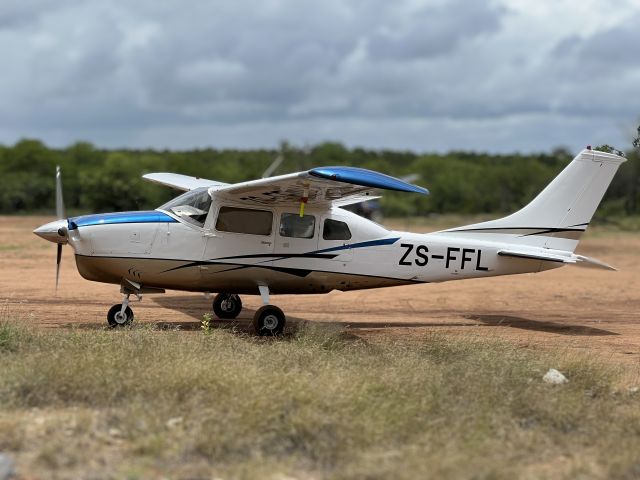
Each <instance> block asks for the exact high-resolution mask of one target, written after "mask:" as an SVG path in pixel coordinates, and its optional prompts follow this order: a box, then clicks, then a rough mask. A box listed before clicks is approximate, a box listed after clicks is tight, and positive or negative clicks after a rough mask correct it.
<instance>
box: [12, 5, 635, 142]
mask: <svg viewBox="0 0 640 480" xmlns="http://www.w3.org/2000/svg"><path fill="white" fill-rule="evenodd" d="M15 5H17V6H18V7H16V8H15V9H13V10H11V11H13V12H14V13H12V14H7V15H8V16H7V18H9V17H11V18H14V17H15V18H19V17H20V15H26V17H25V18H30V19H31V20H30V21H28V22H13V23H11V25H10V26H8V27H7V28H5V29H0V55H2V56H3V58H4V59H5V61H4V65H5V67H6V71H7V72H10V73H9V74H8V75H4V76H3V77H0V105H2V108H0V141H6V139H7V138H9V137H7V136H6V135H10V134H9V133H5V134H4V135H5V136H2V135H3V134H2V132H24V133H21V134H20V135H38V133H37V132H49V133H48V134H47V135H51V138H55V139H60V138H64V132H65V131H67V132H68V133H67V136H68V138H71V139H74V140H75V139H77V138H83V135H86V136H88V138H87V137H85V138H87V139H88V140H94V139H104V140H102V141H104V142H109V143H113V142H116V141H117V140H116V139H117V138H122V139H123V140H122V142H136V141H138V142H144V141H152V140H151V139H156V140H153V141H158V142H160V140H158V139H161V140H162V141H165V139H168V140H171V139H172V138H173V139H174V140H175V142H176V145H177V144H180V145H183V143H180V142H184V141H187V140H186V139H191V140H192V141H194V142H196V138H200V139H201V140H197V142H202V143H204V144H207V142H220V141H221V140H220V139H221V138H222V137H225V136H226V137H225V138H233V139H237V138H242V136H239V137H237V136H234V135H232V134H231V133H230V130H233V129H237V131H241V132H244V133H243V135H245V136H250V135H251V133H250V131H251V129H252V128H255V129H258V130H260V132H261V133H260V132H256V134H255V136H254V138H255V139H261V140H260V141H262V142H266V141H267V140H266V139H267V138H272V139H273V141H272V144H275V143H276V142H277V141H278V140H279V139H281V138H285V137H288V136H289V135H287V133H286V132H287V130H290V131H291V132H294V133H292V134H291V136H292V137H293V136H296V138H300V139H302V140H304V134H303V132H304V129H306V128H308V129H313V131H314V132H313V133H310V134H309V135H310V138H313V139H314V140H323V139H337V140H340V139H342V138H344V139H346V140H345V141H347V140H348V141H350V142H351V141H353V142H355V141H358V142H364V138H365V136H367V135H369V136H370V138H371V142H373V143H375V142H376V141H377V139H385V142H387V143H389V144H392V143H393V139H392V136H395V138H399V139H403V140H401V141H407V142H408V143H411V142H409V140H407V138H408V136H410V135H417V136H422V138H423V139H422V140H421V141H422V142H430V143H429V144H431V143H434V142H435V140H434V139H433V138H432V137H430V136H428V135H422V134H421V133H420V128H428V129H431V130H432V131H434V132H435V131H437V132H440V134H441V135H444V136H446V135H449V136H450V137H447V138H448V140H446V141H449V142H457V141H458V140H457V138H456V137H455V136H454V132H458V131H459V130H460V129H464V128H475V129H476V130H477V131H482V132H487V131H492V130H491V129H488V130H487V129H484V128H483V127H481V125H480V123H481V122H487V124H491V125H494V127H492V128H494V129H495V128H498V127H495V126H496V125H499V124H500V122H503V124H504V125H512V126H511V127H509V128H507V127H504V128H503V129H502V130H500V132H501V134H503V135H505V136H508V135H509V132H516V131H517V132H518V134H520V132H521V131H522V130H524V126H523V125H525V124H526V125H529V126H530V127H531V129H532V131H533V132H534V133H533V134H535V135H538V134H540V133H539V132H542V131H543V129H544V123H545V121H547V123H549V125H556V126H557V125H558V124H559V123H562V122H558V121H557V119H558V118H562V119H563V121H566V119H567V118H573V117H576V118H577V117H580V118H591V119H593V118H597V117H598V116H600V117H601V118H602V117H606V118H607V119H609V120H607V121H612V120H610V119H616V118H623V117H624V118H630V116H631V115H632V112H633V111H634V109H635V112H636V115H637V112H638V111H640V107H639V106H638V104H637V101H636V100H633V99H629V98H630V96H633V97H634V98H635V97H636V96H637V95H633V92H635V91H636V90H637V75H638V69H637V68H638V67H637V61H635V62H634V61H633V59H632V57H633V55H635V45H637V44H639V42H638V41H639V40H640V39H639V38H638V33H637V32H636V31H634V30H633V28H631V24H632V23H631V22H629V23H624V24H621V25H619V26H617V27H612V28H610V29H608V30H606V31H598V32H596V33H595V34H593V35H591V36H585V34H584V33H583V32H568V34H567V35H568V36H567V38H565V39H564V40H563V41H560V40H558V42H557V44H556V47H555V49H554V48H550V49H547V50H545V49H543V48H541V47H540V46H539V45H538V44H537V43H536V38H535V35H531V37H530V38H528V37H527V36H526V35H521V36H518V32H515V33H514V31H513V28H511V29H509V28H508V26H509V25H510V23H509V22H511V21H513V12H511V11H508V10H506V9H505V8H504V7H502V6H501V5H500V4H499V3H498V2H497V1H496V2H491V1H482V2H466V3H465V2H462V1H461V0H456V1H453V2H443V1H440V0H424V1H423V0H402V1H398V2H388V1H386V0H374V1H360V0H353V1H344V0H326V1H324V2H322V3H320V2H299V1H297V0H277V1H276V0H262V1H258V0H248V1H244V2H241V3H240V2H227V1H211V2H188V3H185V2H178V1H177V0H176V1H163V2H156V1H151V0H140V1H136V2H130V3H127V2H124V1H120V0H106V1H105V2H101V3H99V4H98V3H85V2H81V1H79V0H78V1H76V0H68V1H67V2H64V1H61V2H49V3H47V7H46V8H45V7H43V8H42V9H38V8H26V9H23V10H21V9H20V8H21V7H19V5H20V4H18V3H17V2H15ZM34 5H35V4H34ZM51 5H53V6H51ZM6 11H7V12H9V11H10V9H8V10H6ZM2 12H3V11H2V10H0V18H3V17H2ZM21 12H22V13H21ZM634 21H635V23H636V24H638V22H637V17H636V20H634ZM7 25H9V24H7ZM539 28H540V31H539V32H537V34H538V35H540V36H542V35H548V32H547V31H545V29H544V28H542V27H539ZM578 35H580V36H578ZM514 38H515V39H516V40H513V39H514ZM518 42H521V43H518ZM633 42H635V43H633ZM616 49H618V50H622V51H621V52H617V50H616ZM616 55H617V56H616ZM607 62H608V63H607ZM591 70H593V71H595V72H596V73H597V74H594V73H590V74H585V72H589V71H591ZM634 79H635V80H634ZM625 100H626V101H625ZM533 119H535V121H534V120H533ZM544 119H547V120H544ZM456 122H457V126H455V125H454V124H456ZM518 122H519V123H518ZM590 122H591V120H589V121H585V122H584V123H580V125H582V126H590V125H591V126H592V125H593V123H590ZM439 123H442V124H446V125H448V127H447V128H444V127H442V128H440V127H436V125H438V124H439ZM515 123H518V128H517V129H516V128H515V127H513V125H514V124H515ZM296 125H299V126H296ZM323 125H326V126H325V127H323ZM334 125H335V126H339V127H336V128H333V127H332V126H334ZM376 125H380V126H384V128H386V129H387V131H388V132H390V133H389V134H388V135H381V134H380V132H378V131H377V130H376ZM401 125H403V126H405V127H406V128H407V132H408V133H406V134H403V133H402V131H401V127H399V126H401ZM462 126H464V127H462ZM589 128H591V127H589ZM350 129H351V130H350ZM187 130H188V131H193V132H194V134H193V135H189V134H188V133H187ZM32 132H35V133H32ZM83 132H84V133H83ZM160 132H162V133H160ZM171 132H175V133H171ZM207 132H209V133H207ZM216 132H217V133H216ZM358 132H359V133H358ZM456 135H458V138H459V134H456ZM493 135H494V136H495V135H496V133H495V132H494V134H493ZM554 135H555V132H554ZM269 136H271V137H269ZM332 136H333V137H332ZM547 138H548V139H551V138H553V139H555V137H554V136H553V135H551V134H548V135H547ZM136 139H137V140H136ZM96 141H99V140H96ZM234 141H235V140H234ZM238 141H239V140H238ZM251 141H254V140H251ZM438 141H440V140H438ZM468 141H469V142H472V141H478V142H479V140H478V137H477V136H474V137H469V139H468ZM501 141H506V140H505V139H504V138H502V137H501ZM514 141H517V139H516V140H514ZM549 141H551V140H549ZM554 141H555V140H554ZM249 142H250V140H249V139H246V140H245V141H244V145H249ZM426 144H427V143H425V145H426ZM469 145H471V143H469ZM167 146H170V145H167ZM237 146H242V145H237Z"/></svg>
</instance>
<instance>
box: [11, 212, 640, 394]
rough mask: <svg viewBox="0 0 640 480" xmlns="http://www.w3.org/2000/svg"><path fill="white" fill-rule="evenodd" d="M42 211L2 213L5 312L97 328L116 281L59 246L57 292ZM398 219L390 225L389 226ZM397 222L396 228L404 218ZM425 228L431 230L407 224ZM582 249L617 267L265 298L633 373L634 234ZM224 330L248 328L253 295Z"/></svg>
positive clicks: (639, 306)
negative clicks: (587, 359)
mask: <svg viewBox="0 0 640 480" xmlns="http://www.w3.org/2000/svg"><path fill="white" fill-rule="evenodd" d="M51 220H52V218H50V217H0V267H1V274H0V305H1V307H0V308H1V309H2V313H1V314H0V315H1V316H2V317H3V318H2V319H5V318H7V319H17V320H19V321H22V322H28V323H32V324H35V325H38V326H42V327H58V328H60V327H62V328H64V327H69V326H71V325H76V326H78V327H80V328H87V329H94V328H103V327H104V325H105V324H106V320H105V317H106V312H107V310H108V309H109V307H110V306H111V305H113V304H115V303H119V301H120V299H121V297H120V294H119V287H118V286H116V285H104V284H99V283H93V282H89V281H86V280H84V279H83V278H81V277H80V275H79V274H78V272H77V270H76V268H75V263H74V258H73V252H72V250H71V248H69V247H65V248H64V252H63V260H62V268H61V274H60V288H59V291H58V294H57V295H55V294H54V285H55V258H56V248H55V245H54V244H52V243H48V242H45V241H44V240H41V239H39V238H37V237H36V236H35V235H33V234H32V233H31V232H32V230H33V229H34V228H35V227H37V226H38V225H41V224H43V223H45V222H48V221H51ZM394 226H395V227H398V225H394ZM400 226H402V225H400ZM414 230H416V231H428V230H429V228H419V229H414ZM578 253H582V254H584V255H589V256H593V257H595V258H598V259H600V260H602V261H604V262H607V263H609V264H611V265H613V266H615V267H617V268H618V269H619V271H618V272H609V271H604V270H593V269H587V268H577V267H565V268H562V269H559V270H554V271H550V272H545V273H540V274H529V275H519V276H511V277H498V278H490V279H482V280H466V281H460V282H449V283H442V284H426V285H412V286H407V287H394V288H387V289H380V290H368V291H356V292H332V293H329V294H327V295H315V296H312V295H297V296H293V295H285V296H278V297H274V298H273V303H274V304H276V305H278V306H280V307H281V308H282V309H283V310H284V312H285V313H286V314H287V316H288V319H289V324H290V325H294V326H295V324H296V322H299V321H301V320H308V321H317V322H332V323H338V324H342V325H344V326H348V329H349V330H350V331H351V332H352V333H353V334H355V335H359V336H363V337H366V338H371V339H373V338H376V337H378V336H395V337H406V336H414V337H415V336H417V338H420V337H423V336H424V335H425V334H427V333H430V332H438V333H441V334H446V335H464V336H474V337H475V336H478V337H492V338H500V339H503V340H507V341H510V342H515V343H516V344H517V345H520V346H528V347H532V348H557V347H560V348H562V349H565V350H566V351H568V352H571V351H580V352H582V353H585V352H586V353H589V354H591V353H593V354H595V355H597V356H598V357H601V358H604V359H605V360H612V361H615V362H616V363H618V362H622V363H623V364H624V365H625V367H627V369H628V370H629V373H630V374H631V377H632V378H631V381H633V378H634V377H635V379H636V380H638V381H640V234H638V233H623V232H613V231H607V230H604V229H598V228H594V229H591V230H590V231H589V232H588V233H587V235H586V236H585V238H584V239H583V241H582V242H581V244H580V246H579V247H578ZM243 303H244V305H245V310H244V311H243V312H242V313H241V314H240V317H239V318H238V319H237V320H236V321H233V322H230V321H217V322H215V323H216V324H217V325H219V326H221V327H229V326H236V327H237V328H238V329H239V330H240V331H249V324H250V319H251V317H252V315H253V311H255V309H256V308H257V307H259V306H260V300H259V298H258V297H257V296H256V297H251V296H244V297H243ZM132 307H133V309H134V311H135V316H136V322H143V323H152V324H153V323H155V324H161V325H163V326H173V327H178V326H179V327H180V328H182V329H184V330H198V329H199V327H200V320H201V319H202V315H203V314H204V313H206V312H209V311H210V310H211V300H210V299H206V298H204V296H203V295H200V294H193V293H181V292H169V293H167V294H166V295H155V296H152V295H149V296H145V298H144V299H143V301H142V302H141V303H137V302H134V303H133V304H132Z"/></svg>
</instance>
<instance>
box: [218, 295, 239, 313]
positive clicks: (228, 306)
mask: <svg viewBox="0 0 640 480" xmlns="http://www.w3.org/2000/svg"><path fill="white" fill-rule="evenodd" d="M241 311H242V300H240V296H239V295H236V294H235V293H219V294H218V295H216V296H215V298H214V299H213V313H215V314H216V317H218V318H225V319H232V318H236V317H237V316H238V315H240V312H241Z"/></svg>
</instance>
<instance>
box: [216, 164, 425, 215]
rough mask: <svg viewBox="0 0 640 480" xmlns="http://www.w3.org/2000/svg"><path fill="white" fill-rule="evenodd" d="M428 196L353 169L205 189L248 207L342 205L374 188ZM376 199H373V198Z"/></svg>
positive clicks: (317, 171) (315, 171)
mask: <svg viewBox="0 0 640 480" xmlns="http://www.w3.org/2000/svg"><path fill="white" fill-rule="evenodd" d="M378 188H379V189H384V190H395V191H400V192H414V193H420V194H423V195H428V194H429V191H428V190H427V189H426V188H423V187H419V186H416V185H412V184H410V183H407V182H405V181H403V180H400V179H398V178H394V177H391V176H389V175H385V174H383V173H378V172H374V171H372V170H366V169H364V168H356V167H320V168H313V169H311V170H307V171H304V172H298V173H291V174H287V175H280V176H276V177H270V178H262V179H259V180H251V181H248V182H242V183H236V184H232V185H215V186H212V187H211V188H209V192H210V193H211V195H212V196H215V197H217V198H220V199H225V200H228V201H233V202H239V203H245V204H250V205H279V206H290V205H291V206H293V205H300V204H301V203H306V204H308V205H310V206H325V207H328V206H331V205H334V206H343V205H348V204H350V203H357V202H362V201H366V200H370V199H372V198H374V196H375V194H374V189H378ZM376 198H377V197H376Z"/></svg>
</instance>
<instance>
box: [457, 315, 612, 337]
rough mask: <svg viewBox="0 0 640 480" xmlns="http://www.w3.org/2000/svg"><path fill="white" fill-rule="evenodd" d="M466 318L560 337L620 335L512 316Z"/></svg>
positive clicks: (584, 327) (469, 316)
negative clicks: (554, 334) (555, 334)
mask: <svg viewBox="0 0 640 480" xmlns="http://www.w3.org/2000/svg"><path fill="white" fill-rule="evenodd" d="M464 318H467V319H469V320H475V321H478V322H482V323H484V324H485V325H489V326H492V327H512V328H520V329H522V330H533V331H538V332H548V333H558V334H560V335H579V336H580V335H583V336H592V335H595V336H604V335H619V334H618V333H615V332H611V331H609V330H604V329H601V328H594V327H586V326H583V325H571V324H566V323H557V322H550V321H548V320H532V319H530V318H524V317H515V316H511V315H477V314H474V315H464Z"/></svg>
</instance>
